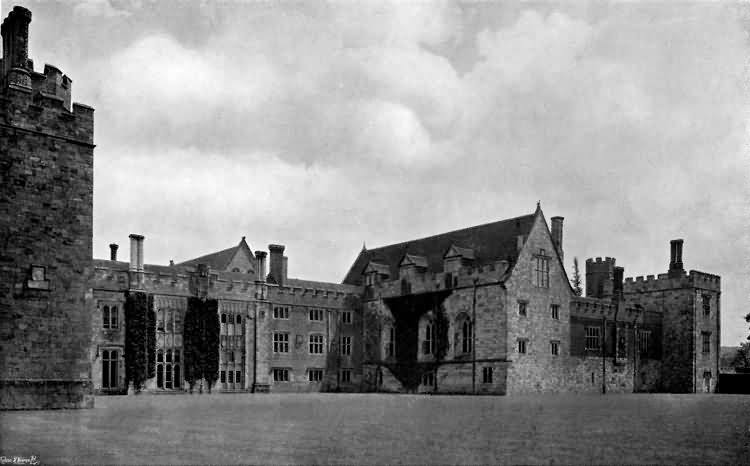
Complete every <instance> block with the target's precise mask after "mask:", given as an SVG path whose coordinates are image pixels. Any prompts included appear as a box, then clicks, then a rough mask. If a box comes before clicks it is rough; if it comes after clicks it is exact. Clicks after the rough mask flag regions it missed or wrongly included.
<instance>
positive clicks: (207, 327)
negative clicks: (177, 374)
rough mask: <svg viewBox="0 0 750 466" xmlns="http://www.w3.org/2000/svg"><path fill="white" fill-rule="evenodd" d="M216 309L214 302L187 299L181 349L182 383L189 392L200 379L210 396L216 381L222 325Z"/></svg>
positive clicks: (216, 305) (215, 302) (217, 305)
mask: <svg viewBox="0 0 750 466" xmlns="http://www.w3.org/2000/svg"><path fill="white" fill-rule="evenodd" d="M218 308H219V303H218V301H217V300H215V299H206V300H202V299H200V298H188V306H187V311H186V312H185V320H184V323H183V333H182V345H183V353H184V355H185V362H184V367H185V381H187V383H188V384H189V385H190V391H191V392H192V391H193V387H194V386H195V383H196V382H197V381H198V380H200V379H204V380H206V382H207V383H208V387H207V388H208V391H209V392H210V391H211V388H212V386H213V385H214V384H215V383H216V380H217V379H218V377H219V338H220V335H219V334H220V331H221V324H220V322H219V315H218Z"/></svg>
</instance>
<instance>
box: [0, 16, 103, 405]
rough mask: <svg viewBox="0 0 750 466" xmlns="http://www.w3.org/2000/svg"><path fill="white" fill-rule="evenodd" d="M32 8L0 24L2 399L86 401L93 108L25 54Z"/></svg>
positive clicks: (50, 402)
mask: <svg viewBox="0 0 750 466" xmlns="http://www.w3.org/2000/svg"><path fill="white" fill-rule="evenodd" d="M30 22H31V12H29V11H28V10H26V9H25V8H21V7H15V8H13V10H12V11H11V12H10V14H9V15H8V17H7V18H6V19H5V20H4V21H3V24H2V36H3V61H2V64H1V65H0V70H2V76H0V407H1V408H2V409H43V408H83V407H91V406H93V397H92V395H91V393H92V391H91V367H90V363H89V346H90V334H91V323H90V320H91V316H92V313H93V311H94V309H93V297H92V288H91V277H92V272H93V264H92V210H93V150H94V145H93V112H94V111H93V109H92V108H90V107H87V106H85V105H80V104H72V108H71V103H70V95H71V86H72V82H71V80H70V79H69V78H68V77H67V76H65V75H63V74H62V73H61V72H60V70H58V69H57V68H55V67H54V66H51V65H46V66H45V67H44V73H39V72H35V71H34V70H33V63H32V61H31V60H29V59H28V30H29V23H30Z"/></svg>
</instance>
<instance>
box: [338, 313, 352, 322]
mask: <svg viewBox="0 0 750 466" xmlns="http://www.w3.org/2000/svg"><path fill="white" fill-rule="evenodd" d="M341 323H342V324H351V323H352V311H342V312H341Z"/></svg>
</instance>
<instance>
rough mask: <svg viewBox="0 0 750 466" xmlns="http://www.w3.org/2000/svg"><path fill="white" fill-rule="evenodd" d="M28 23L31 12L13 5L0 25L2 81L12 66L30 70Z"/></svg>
mask: <svg viewBox="0 0 750 466" xmlns="http://www.w3.org/2000/svg"><path fill="white" fill-rule="evenodd" d="M29 23H31V12H30V11H29V10H27V9H26V8H23V7H20V6H15V7H13V11H11V12H10V13H9V14H8V17H7V18H5V20H3V25H2V27H0V34H2V36H3V70H2V73H3V75H2V77H1V78H2V81H3V83H5V80H6V79H7V78H8V74H10V71H11V70H12V69H13V68H22V69H25V70H27V71H31V68H32V67H31V66H30V62H29Z"/></svg>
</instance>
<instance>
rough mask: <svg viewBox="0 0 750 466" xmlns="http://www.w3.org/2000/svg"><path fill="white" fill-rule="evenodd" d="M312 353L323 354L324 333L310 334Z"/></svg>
mask: <svg viewBox="0 0 750 466" xmlns="http://www.w3.org/2000/svg"><path fill="white" fill-rule="evenodd" d="M309 350H310V354H323V335H319V334H315V335H310V342H309Z"/></svg>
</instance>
